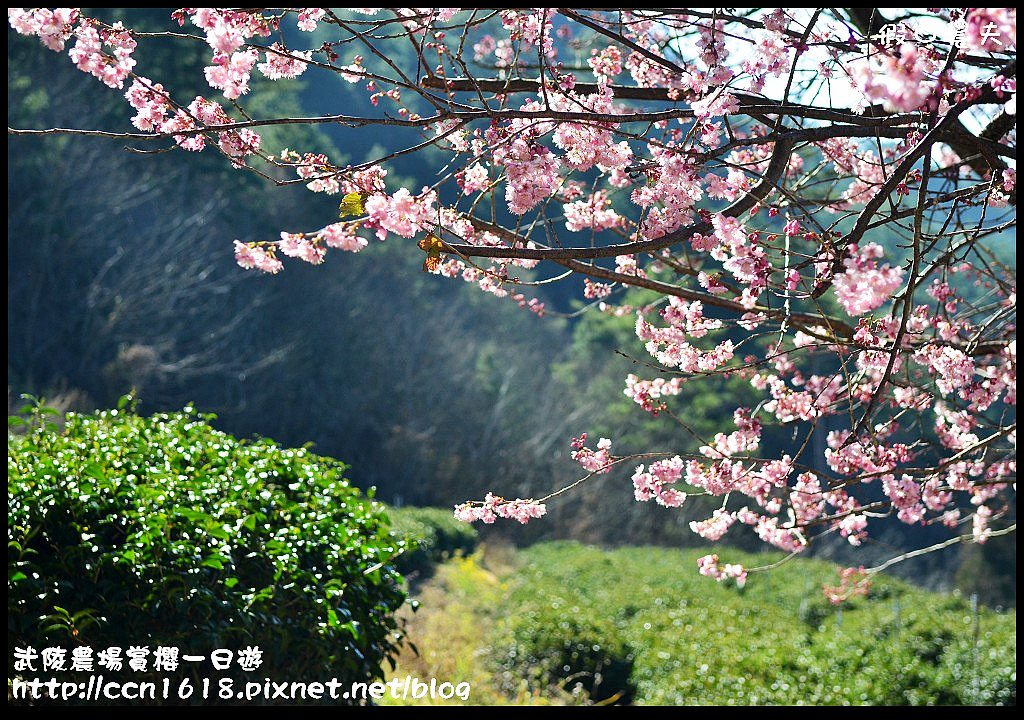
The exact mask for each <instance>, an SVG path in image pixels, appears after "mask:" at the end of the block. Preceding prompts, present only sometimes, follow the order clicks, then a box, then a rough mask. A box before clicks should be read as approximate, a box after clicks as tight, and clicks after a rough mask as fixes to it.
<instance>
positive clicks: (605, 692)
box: [493, 598, 634, 704]
mask: <svg viewBox="0 0 1024 720" xmlns="http://www.w3.org/2000/svg"><path fill="white" fill-rule="evenodd" d="M548 599H549V598H544V600H548ZM499 637H500V639H499V640H498V641H497V642H495V643H494V648H495V649H496V653H495V657H494V658H493V659H494V660H495V661H496V662H497V664H498V667H499V677H500V678H501V684H502V685H503V689H504V690H505V691H506V692H509V693H514V692H515V691H516V690H517V689H518V688H519V687H520V682H521V681H522V680H525V681H526V683H527V686H528V687H529V688H530V689H531V690H537V689H543V688H546V687H549V686H557V687H560V688H562V689H563V690H566V691H569V692H570V693H573V694H579V693H581V692H582V693H584V694H585V696H586V698H587V699H588V700H590V701H593V702H610V703H615V704H628V703H630V702H632V700H633V694H634V688H633V686H632V685H631V683H630V673H631V672H632V669H633V659H632V652H631V650H630V647H629V645H628V644H627V643H626V642H625V640H624V639H623V637H622V634H621V633H620V632H619V630H618V628H617V627H616V626H615V625H614V624H613V623H612V622H611V621H609V620H607V619H605V618H603V617H602V616H601V613H600V612H599V611H596V610H594V609H591V608H581V607H573V608H566V607H562V606H559V604H558V602H557V601H556V602H555V603H554V604H550V603H545V602H543V601H542V602H539V603H535V604H526V605H524V606H521V607H519V608H516V612H515V613H514V614H512V615H510V616H508V618H507V620H506V622H505V623H504V627H503V631H502V632H501V634H500V636H499Z"/></svg>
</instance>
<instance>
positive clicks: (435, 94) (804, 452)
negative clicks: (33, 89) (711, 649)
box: [8, 8, 1016, 601]
mask: <svg viewBox="0 0 1024 720" xmlns="http://www.w3.org/2000/svg"><path fill="white" fill-rule="evenodd" d="M8 20H9V23H10V25H11V27H12V28H13V29H14V30H15V31H17V32H18V33H21V34H24V35H35V36H38V38H39V39H40V41H42V42H43V43H44V44H45V45H46V46H47V47H49V48H50V49H52V50H54V51H56V52H66V53H67V54H68V55H69V57H70V60H71V61H72V62H73V63H75V65H77V66H78V68H80V69H81V70H82V71H83V72H85V73H88V74H91V75H93V76H95V77H96V78H97V79H99V80H100V81H102V82H103V83H105V84H106V85H108V86H110V87H111V88H115V89H117V90H118V91H119V92H122V93H123V94H124V97H125V100H126V101H127V105H126V112H130V113H132V114H133V117H132V119H131V122H132V124H133V125H134V126H135V128H136V130H137V131H134V132H116V131H107V130H103V129H99V128H90V127H82V128H52V129H36V130H33V129H27V128H18V129H9V130H8V132H9V133H12V134H59V133H72V134H80V135H92V136H113V137H118V138H122V139H124V140H125V141H128V142H130V143H133V144H136V145H139V144H149V145H150V146H151V147H152V148H154V149H179V150H184V151H188V152H199V151H202V150H204V149H205V150H208V151H213V152H217V153H220V154H221V155H223V156H224V158H225V160H226V161H227V163H229V164H230V165H231V166H233V167H234V168H237V169H238V170H239V171H240V172H243V171H244V172H252V173H256V174H258V175H260V176H262V177H264V178H266V179H267V180H268V181H270V182H274V183H277V184H278V185H287V184H295V183H301V184H304V185H305V186H306V187H307V188H308V189H309V190H310V191H312V192H314V193H326V194H328V195H336V196H337V197H338V199H339V202H340V204H339V216H338V217H325V218H311V221H310V224H309V226H308V227H302V228H294V227H293V228H281V229H280V233H279V234H276V235H268V236H267V237H265V238H260V239H256V240H254V241H241V240H234V241H233V251H234V254H235V258H236V260H237V262H238V264H239V265H240V266H241V267H243V268H248V269H255V270H258V271H263V272H268V273H277V272H280V271H282V270H283V269H284V268H285V267H286V264H285V259H286V258H288V259H289V260H288V262H293V261H297V262H308V263H312V264H319V263H321V262H322V261H323V260H324V258H325V256H326V254H327V253H328V252H332V251H335V250H340V251H347V252H359V251H360V250H362V249H363V248H365V247H367V245H368V244H369V243H370V242H372V241H374V240H377V241H385V240H388V241H393V242H402V243H407V244H408V246H409V252H413V253H423V257H424V264H423V268H424V270H425V271H426V272H430V273H433V274H435V275H439V276H442V277H444V278H449V279H453V280H461V281H464V282H467V283H471V284H473V285H476V286H477V287H479V289H480V290H483V291H484V292H487V293H490V294H492V295H494V296H495V297H496V298H502V299H506V300H511V301H512V302H515V303H517V304H518V305H520V306H521V307H523V308H524V309H526V310H529V311H532V312H534V313H536V314H538V315H543V314H545V312H548V311H549V309H548V308H546V307H545V304H544V303H543V302H542V301H541V300H540V299H539V298H537V297H533V296H532V294H531V293H532V292H534V291H533V290H532V288H534V287H536V286H537V285H539V284H548V283H554V282H576V283H578V287H579V288H580V290H579V291H580V292H581V294H582V299H583V301H584V302H585V310H586V311H590V312H600V313H609V314H613V315H618V316H623V315H628V316H631V317H634V318H635V331H636V336H637V338H638V339H639V341H640V342H642V343H643V345H644V347H645V348H646V351H647V353H649V356H648V357H647V358H646V359H645V360H644V361H643V362H639V363H638V369H637V373H636V374H631V375H629V376H628V377H626V378H623V385H624V392H625V394H626V395H627V396H628V397H630V398H632V399H633V400H634V401H635V403H636V405H637V406H638V408H637V412H647V413H653V414H661V415H664V416H666V417H669V418H671V419H672V420H674V421H675V422H676V423H678V427H679V432H680V433H681V434H684V435H686V436H687V437H692V436H695V435H696V432H695V431H694V430H692V428H691V427H690V425H689V424H688V422H687V416H686V408H679V407H675V406H674V405H673V398H674V397H676V396H678V395H679V394H680V389H681V387H682V386H683V385H684V384H685V383H691V382H699V383H706V384H708V386H709V387H708V391H709V392H714V391H715V390H714V387H715V385H716V384H717V383H721V382H723V381H724V380H725V379H727V378H735V377H741V378H744V379H745V380H747V381H749V383H750V385H751V386H752V388H753V389H754V390H756V391H757V392H758V393H759V394H760V401H759V402H758V403H757V404H756V405H755V406H753V407H737V408H736V409H735V413H734V423H735V430H734V431H733V432H731V433H720V434H718V435H716V436H715V437H698V438H697V439H698V440H699V444H700V450H699V452H698V453H694V454H684V453H679V454H677V453H675V452H672V451H671V450H669V451H667V452H663V451H660V450H659V451H657V452H654V451H652V452H649V453H644V454H642V455H636V454H631V455H628V456H616V455H615V454H614V453H613V445H614V438H612V439H609V438H601V439H599V440H598V441H597V442H596V443H590V442H589V441H588V439H587V436H586V433H585V432H581V434H580V436H579V437H576V438H573V439H572V440H571V443H568V444H569V445H570V447H569V448H568V451H569V452H570V453H571V455H572V457H573V459H575V460H576V461H577V462H578V463H579V464H580V466H581V468H582V471H583V473H584V474H583V475H582V476H581V477H580V479H579V481H578V482H577V483H574V484H573V485H571V486H569V487H565V488H552V492H551V493H550V494H549V495H548V496H546V497H543V498H539V499H534V498H529V499H514V500H510V499H506V498H504V497H501V496H499V495H498V494H497V493H500V492H501V488H500V486H498V487H495V489H494V492H495V494H488V495H487V497H486V498H485V499H483V500H470V501H468V502H466V503H465V504H463V505H460V506H459V507H457V508H456V510H455V514H456V516H457V517H459V518H462V519H464V520H468V521H472V520H482V521H483V522H486V523H490V522H494V521H495V520H496V519H498V518H509V519H515V520H518V521H519V522H526V521H528V520H530V519H533V518H538V517H541V516H543V515H544V514H545V512H546V503H547V502H549V501H550V500H551V499H552V498H554V497H556V496H563V495H564V496H565V497H570V498H571V492H572V490H573V489H574V488H575V487H576V485H578V484H580V483H583V482H585V481H586V480H587V479H589V478H590V477H593V476H595V475H598V474H604V473H609V472H614V473H621V475H622V477H623V482H630V480H627V478H630V477H631V482H632V483H633V487H634V489H635V497H636V500H637V501H640V502H654V503H658V504H660V505H663V506H667V507H678V506H680V505H682V504H684V503H685V502H686V501H687V498H688V497H692V496H694V495H706V496H713V497H715V498H721V504H720V507H719V508H718V509H717V510H715V511H714V512H713V514H712V516H711V517H709V518H707V519H706V520H704V521H699V522H693V523H691V529H692V530H693V532H695V533H697V534H698V535H700V536H702V537H704V538H707V539H710V540H718V539H720V538H722V537H724V536H725V535H726V534H727V533H728V532H729V531H730V529H731V528H732V527H733V526H734V525H735V524H736V523H737V522H738V523H739V524H740V525H747V526H750V528H751V529H752V530H753V532H755V533H756V534H757V536H758V537H760V539H761V540H763V541H764V542H765V543H767V544H768V545H771V546H774V547H776V548H780V549H782V550H784V551H786V552H788V553H790V555H795V554H799V553H801V552H803V551H805V550H806V549H808V548H809V547H810V546H812V545H813V544H814V543H815V541H816V540H818V539H819V538H822V537H824V536H827V535H831V534H839V535H841V536H843V537H845V538H846V539H847V540H848V541H849V543H850V544H852V545H859V544H860V543H862V542H863V541H864V540H865V539H866V538H867V537H868V535H869V533H870V532H871V531H872V527H873V525H874V524H875V523H877V522H880V521H881V519H882V518H888V517H895V518H897V519H898V520H899V521H901V522H903V523H906V524H908V525H912V526H913V525H916V526H922V525H933V524H943V525H946V526H948V527H949V528H950V539H949V540H948V541H946V542H944V543H941V544H940V545H939V546H928V547H922V548H920V549H917V550H914V551H912V552H910V553H905V554H904V555H901V556H899V557H895V558H893V559H892V560H891V561H890V563H891V562H897V561H899V560H900V559H903V558H906V557H909V556H912V555H914V554H920V553H923V552H929V551H932V550H934V549H937V548H939V547H944V546H947V545H950V544H953V543H956V542H961V541H965V540H966V541H973V542H978V543H983V542H985V540H986V539H987V538H989V537H991V536H993V535H996V534H1006V533H1010V532H1013V531H1014V529H1015V527H1016V526H1015V524H1013V516H1014V507H1015V505H1014V503H1015V499H1014V493H1015V483H1016V414H1015V408H1016V325H1015V311H1016V266H1015V262H1014V261H1013V260H1012V258H1010V257H1009V255H1008V253H1007V252H1006V251H1005V250H1006V248H1007V247H1008V245H1009V244H1010V243H1012V242H1013V238H1014V237H1015V227H1016V224H1015V222H1016V186H1015V183H1016V171H1015V159H1014V158H1015V152H1016V124H1015V123H1016V11H1015V10H1013V9H1005V8H968V9H929V10H927V11H922V12H912V11H906V10H894V9H889V10H886V9H875V10H867V9H863V8H845V9H844V8H802V9H793V10H785V9H776V10H770V9H705V10H632V11H625V10H624V11H589V10H574V9H568V8H558V9H554V8H546V9H513V10H503V11H496V10H483V9H458V8H405V9H390V10H384V9H374V8H364V9H354V10H350V11H349V12H347V13H345V14H339V13H337V12H334V11H332V10H329V9H318V8H291V9H279V10H228V9H210V8H205V9H204V8H184V9H179V10H177V11H175V12H174V13H173V14H171V22H172V27H171V29H170V30H168V31H167V32H140V31H135V30H133V29H131V28H128V27H124V26H123V25H122V24H120V23H115V24H108V23H104V22H100V21H99V20H97V19H94V18H90V17H88V16H86V15H85V14H83V13H82V12H80V11H79V10H76V9H70V8H58V9H55V10H44V9H28V10H26V9H11V10H9V12H8ZM310 38H312V39H313V40H310ZM168 41H173V42H178V43H202V44H204V45H206V46H208V48H207V52H208V54H209V65H208V66H207V67H206V68H205V81H206V84H208V85H209V87H210V91H209V93H208V94H207V95H208V96H207V97H192V98H190V97H183V96H181V95H179V94H178V93H176V92H175V90H174V88H171V87H165V86H164V85H163V84H162V83H161V79H160V78H159V77H155V78H150V77H148V76H147V75H146V68H145V59H144V53H138V54H139V61H138V62H137V61H136V51H137V49H138V45H139V44H143V43H149V42H168ZM314 72H316V73H332V74H335V75H336V76H338V77H339V78H341V79H342V80H344V81H346V82H348V83H354V84H357V85H359V86H361V87H363V88H365V91H366V93H367V98H368V100H369V101H370V103H371V107H372V108H373V112H370V113H365V114H346V113H344V112H340V113H339V114H333V115H326V116H320V117H287V118H285V117H259V116H257V115H254V114H253V113H251V112H250V111H249V110H247V108H246V107H245V100H246V94H247V93H248V92H249V88H250V84H251V83H265V82H272V81H286V80H288V79H291V78H296V77H299V76H302V75H304V74H306V73H314ZM339 110H345V108H339ZM83 123H84V124H85V125H88V118H83ZM283 123H306V124H311V125H312V124H316V125H330V126H341V127H345V128H351V129H352V131H353V132H363V133H388V134H389V135H393V136H394V137H396V138H400V139H401V142H402V143H404V144H403V145H402V146H401V148H400V149H399V150H395V151H390V152H387V153H385V154H384V155H383V156H381V157H376V158H374V159H372V160H370V161H368V162H364V163H360V164H355V165H345V164H340V163H335V162H334V161H332V159H331V158H329V157H326V156H324V155H322V154H314V153H310V152H306V151H304V150H303V149H302V148H293V149H286V148H273V147H265V146H264V144H263V143H262V140H261V135H260V132H261V128H264V127H266V126H270V125H275V124H283ZM438 149H439V150H440V151H442V152H443V153H444V158H445V159H444V161H443V162H441V163H439V164H438V165H437V166H436V167H433V166H432V167H430V168H428V170H429V172H431V173H432V177H433V178H434V182H433V183H432V184H431V185H429V186H427V187H423V188H420V189H416V188H408V187H396V186H395V185H394V184H391V183H389V178H388V172H389V165H390V164H391V163H392V162H393V161H395V160H397V159H398V158H400V157H403V156H407V155H414V154H420V155H422V156H423V157H431V158H436V157H438V155H437V154H436V151H437V150H438ZM428 151H429V152H431V153H434V154H430V155H428ZM224 242H225V247H226V249H227V248H232V244H231V243H232V239H231V238H225V240H224ZM769 425H777V426H785V427H787V428H791V429H792V437H793V443H792V444H791V447H787V448H778V447H771V446H769V444H767V443H765V442H763V438H762V432H763V429H764V428H766V427H767V426H769ZM582 430H585V428H581V431H582ZM826 430H827V432H826ZM821 436H824V437H825V439H826V441H825V443H824V446H823V447H822V443H816V442H815V441H814V439H815V438H816V437H821ZM567 440H568V439H567ZM591 444H592V445H593V447H591ZM890 563H887V564H886V566H887V565H888V564H890ZM882 567H884V566H879V567H876V568H869V569H866V570H864V569H860V570H855V569H850V570H847V571H844V573H843V574H842V576H841V578H840V584H839V586H837V587H834V588H828V589H827V593H828V595H829V597H830V598H832V599H833V600H836V601H839V600H842V599H843V598H845V597H848V596H849V595H851V594H857V593H862V592H863V591H864V587H865V585H864V583H865V581H866V580H865V578H866V576H867V575H870V574H871V573H872V572H875V571H878V570H879V569H882ZM698 569H699V571H700V572H701V573H703V574H705V575H709V576H711V577H714V578H716V579H718V580H723V579H726V578H732V579H734V580H735V581H736V582H737V583H739V584H742V583H743V582H744V581H745V579H746V576H747V573H748V571H752V570H754V569H762V568H744V567H741V566H739V565H736V564H730V563H727V562H720V561H719V558H718V556H717V555H708V556H706V557H704V558H702V559H701V561H700V563H699V568H698Z"/></svg>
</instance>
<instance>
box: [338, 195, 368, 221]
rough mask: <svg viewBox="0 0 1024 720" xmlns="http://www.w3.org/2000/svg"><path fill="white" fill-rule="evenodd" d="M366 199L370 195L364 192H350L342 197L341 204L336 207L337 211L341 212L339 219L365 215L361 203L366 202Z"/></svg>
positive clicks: (364, 209)
mask: <svg viewBox="0 0 1024 720" xmlns="http://www.w3.org/2000/svg"><path fill="white" fill-rule="evenodd" d="M368 197H370V193H368V192H366V191H360V192H352V193H349V194H348V195H346V196H345V197H343V198H342V199H341V204H340V205H339V206H338V209H339V210H341V215H340V217H347V216H349V215H363V214H365V213H366V207H365V205H364V204H363V203H365V202H366V198H368Z"/></svg>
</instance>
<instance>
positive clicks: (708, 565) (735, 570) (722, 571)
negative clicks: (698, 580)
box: [697, 555, 747, 587]
mask: <svg viewBox="0 0 1024 720" xmlns="http://www.w3.org/2000/svg"><path fill="white" fill-rule="evenodd" d="M697 570H698V572H700V574H701V575H707V576H708V577H712V578H714V579H715V580H717V581H718V582H722V581H723V580H725V579H726V578H732V579H733V580H735V581H736V586H737V587H743V586H744V585H746V584H747V571H746V569H744V567H743V566H742V565H735V564H732V563H725V564H722V563H720V562H719V560H718V556H717V555H705V556H704V557H702V558H700V559H698V560H697Z"/></svg>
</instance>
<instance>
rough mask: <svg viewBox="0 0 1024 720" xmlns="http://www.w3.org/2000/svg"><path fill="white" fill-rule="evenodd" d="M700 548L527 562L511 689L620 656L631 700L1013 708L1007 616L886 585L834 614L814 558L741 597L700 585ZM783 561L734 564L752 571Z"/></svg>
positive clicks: (1012, 632) (506, 647) (502, 651)
mask: <svg viewBox="0 0 1024 720" xmlns="http://www.w3.org/2000/svg"><path fill="white" fill-rule="evenodd" d="M706 552H707V551H706V550H702V549H694V550H684V551H679V550H669V549H665V548H650V547H646V548H645V547H631V548H619V549H616V550H610V551H609V550H600V549H598V548H593V547H585V546H582V545H579V544H576V543H569V542H549V543H540V544H537V545H533V546H531V547H529V548H526V549H524V550H521V551H520V552H519V560H520V561H521V565H520V567H519V568H518V569H517V570H516V571H515V572H514V574H512V575H510V576H509V578H508V580H507V582H508V583H509V590H508V595H507V600H506V601H505V603H504V604H503V606H502V608H501V610H500V613H499V617H501V618H502V620H501V621H499V622H498V623H497V624H496V627H495V628H494V630H493V631H492V638H493V640H492V643H491V644H492V646H493V647H494V648H495V652H496V653H497V655H498V657H499V662H500V664H501V669H502V677H503V678H507V679H509V680H511V681H509V682H505V683H504V684H505V686H506V687H505V689H506V690H507V691H511V690H515V689H516V687H517V686H516V684H515V682H513V681H514V680H515V679H518V678H526V679H527V680H528V681H529V683H530V684H531V688H537V687H540V688H541V689H543V687H544V684H545V683H547V684H549V685H559V686H562V685H564V679H565V678H566V677H567V676H569V675H571V674H572V673H573V672H584V673H585V672H586V671H587V670H588V669H592V668H593V667H594V666H595V665H596V663H597V662H598V661H602V660H603V663H604V667H606V668H607V667H611V666H612V665H613V664H614V662H615V661H616V660H618V661H621V662H620V664H619V665H617V667H621V668H624V669H625V671H626V672H625V676H624V677H622V678H620V679H616V680H615V682H614V683H613V684H614V685H615V686H617V687H625V688H629V689H630V691H632V689H633V688H635V693H634V696H633V700H634V702H636V703H637V704H650V705H659V704H669V705H673V704H674V705H683V704H685V705H737V704H738V705H794V704H813V705H844V704H853V705H943V704H949V705H956V704H964V705H974V704H1000V705H1012V704H1016V670H1017V666H1016V613H1015V612H1013V611H1010V612H1006V613H997V612H992V611H990V610H985V609H981V610H979V612H978V613H977V614H975V613H973V612H972V609H971V607H970V605H969V604H968V603H967V602H965V601H964V600H963V599H962V598H958V597H956V596H951V595H940V594H936V593H929V592H926V591H923V590H919V589H915V588H913V587H911V586H909V585H907V584H906V583H903V582H901V581H899V580H896V579H894V578H889V577H885V576H876V577H875V578H874V583H873V586H872V591H871V593H870V594H869V596H868V597H866V598H856V599H855V600H853V601H851V602H849V603H846V604H844V605H843V606H842V607H841V608H838V607H835V606H832V605H830V604H828V603H827V602H825V600H824V598H823V595H822V592H821V586H822V585H823V584H824V583H829V584H831V583H834V578H835V576H836V568H835V566H833V565H830V564H828V563H825V562H820V561H815V560H811V559H798V560H793V561H791V562H789V563H786V564H785V565H783V566H781V567H777V568H775V569H773V570H772V571H770V572H764V573H752V574H751V575H750V577H749V578H748V580H747V584H746V586H745V588H744V589H743V590H742V592H740V591H739V590H738V589H737V588H736V587H735V586H734V585H732V586H730V585H728V584H726V583H716V582H714V581H712V580H709V579H708V578H705V577H702V576H700V575H698V574H697V572H696V567H697V558H698V557H699V556H700V555H702V554H705V553H706ZM779 558H780V556H779V555H777V554H771V553H769V554H764V555H751V554H746V553H741V552H739V551H734V550H730V551H729V555H728V560H729V561H730V562H741V563H743V564H744V565H745V566H748V567H757V566H762V565H770V564H772V563H774V562H776V561H777V560H778V559H779ZM594 646H599V649H598V647H594ZM588 647H589V648H591V650H592V651H593V654H588V651H587V648H588ZM605 674H606V676H607V675H608V673H607V672H606V673H605ZM605 682H606V683H607V682H609V680H607V679H606V680H605ZM605 688H608V689H610V688H611V686H610V685H604V684H602V686H601V689H602V691H603V690H604V689H605Z"/></svg>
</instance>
